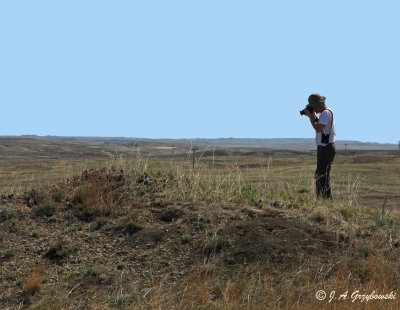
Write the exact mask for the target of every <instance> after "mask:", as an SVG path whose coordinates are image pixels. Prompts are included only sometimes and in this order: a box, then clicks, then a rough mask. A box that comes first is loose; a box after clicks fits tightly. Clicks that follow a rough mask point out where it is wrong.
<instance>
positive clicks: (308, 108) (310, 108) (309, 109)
mask: <svg viewBox="0 0 400 310" xmlns="http://www.w3.org/2000/svg"><path fill="white" fill-rule="evenodd" d="M306 109H307V110H308V111H310V112H311V113H313V112H314V109H313V108H312V107H310V106H309V105H307V106H306V107H305V109H303V110H301V111H300V115H306V113H305V112H304V111H305V110H306Z"/></svg>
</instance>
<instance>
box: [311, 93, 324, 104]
mask: <svg viewBox="0 0 400 310" xmlns="http://www.w3.org/2000/svg"><path fill="white" fill-rule="evenodd" d="M325 99H326V97H325V96H321V95H320V94H317V93H315V94H311V95H310V97H308V105H309V106H310V107H317V106H319V105H321V104H325Z"/></svg>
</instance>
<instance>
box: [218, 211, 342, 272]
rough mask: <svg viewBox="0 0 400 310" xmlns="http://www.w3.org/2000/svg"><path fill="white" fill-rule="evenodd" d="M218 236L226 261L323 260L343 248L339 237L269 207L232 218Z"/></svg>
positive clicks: (230, 262) (275, 261) (235, 262)
mask: <svg viewBox="0 0 400 310" xmlns="http://www.w3.org/2000/svg"><path fill="white" fill-rule="evenodd" d="M219 235H220V236H222V237H223V238H224V239H225V240H227V241H228V242H227V243H228V244H229V245H228V246H226V248H225V251H224V253H223V257H224V261H225V263H227V264H248V263H252V262H263V261H272V262H274V263H278V264H288V265H293V264H295V265H296V264H299V263H301V262H302V261H304V260H305V259H313V260H314V261H315V262H317V261H318V262H324V261H327V260H329V258H330V257H331V256H332V253H334V252H336V251H338V250H340V248H342V247H343V243H342V242H340V240H339V239H340V236H336V234H334V233H332V232H327V231H323V230H322V229H320V228H318V227H315V226H311V225H309V224H306V223H302V222H301V221H299V220H298V219H292V218H286V217H284V216H282V214H281V213H279V212H277V211H270V210H265V211H264V212H259V213H258V215H257V216H254V215H253V216H252V217H250V218H248V219H241V220H236V221H232V222H230V223H229V224H228V225H227V226H226V227H225V228H224V229H223V230H221V231H220V233H219Z"/></svg>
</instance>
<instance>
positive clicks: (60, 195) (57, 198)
mask: <svg viewBox="0 0 400 310" xmlns="http://www.w3.org/2000/svg"><path fill="white" fill-rule="evenodd" d="M64 196H65V195H64V192H63V191H62V190H56V191H54V192H52V193H51V199H52V200H53V201H54V202H58V203H60V202H61V201H62V200H63V199H64Z"/></svg>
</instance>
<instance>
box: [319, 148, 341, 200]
mask: <svg viewBox="0 0 400 310" xmlns="http://www.w3.org/2000/svg"><path fill="white" fill-rule="evenodd" d="M335 154H336V147H335V144H334V143H330V144H328V145H326V146H318V148H317V170H316V171H315V184H316V188H317V198H327V199H332V191H331V181H330V174H331V167H332V162H333V159H334V158H335Z"/></svg>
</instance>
